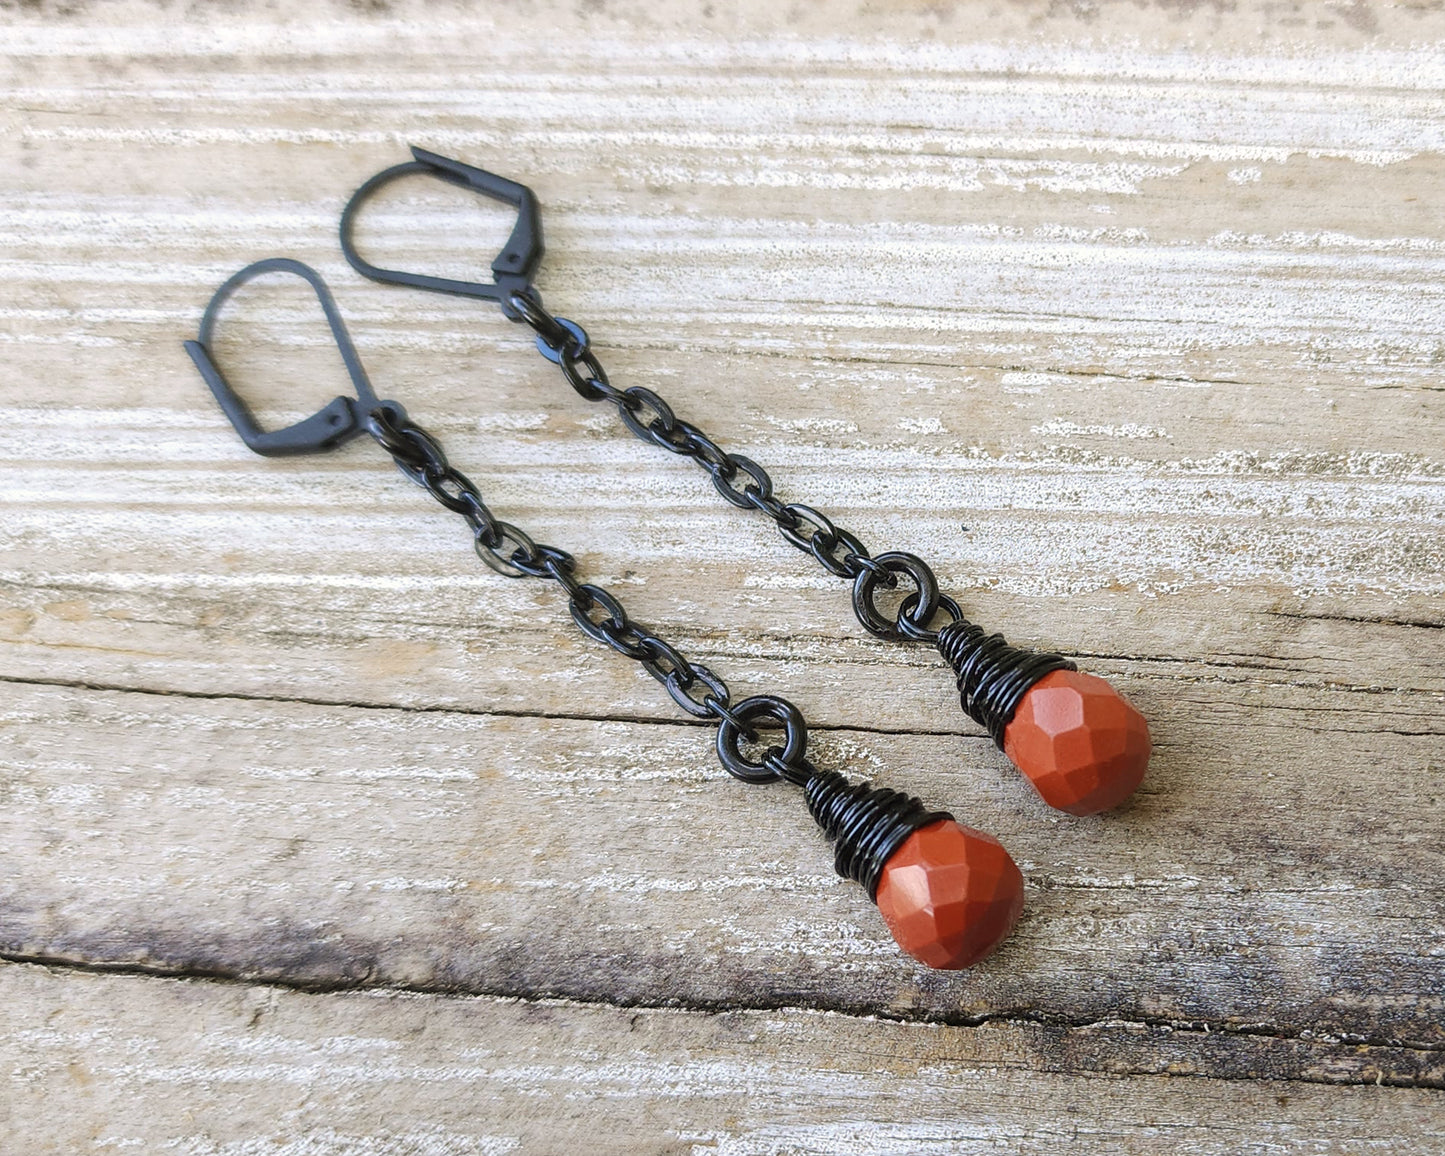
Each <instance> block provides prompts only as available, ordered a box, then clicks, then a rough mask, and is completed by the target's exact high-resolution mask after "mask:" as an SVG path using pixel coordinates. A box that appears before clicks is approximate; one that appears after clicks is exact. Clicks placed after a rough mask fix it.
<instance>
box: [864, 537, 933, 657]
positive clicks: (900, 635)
mask: <svg viewBox="0 0 1445 1156" xmlns="http://www.w3.org/2000/svg"><path fill="white" fill-rule="evenodd" d="M873 561H875V562H877V563H878V564H879V565H880V566H882V567H883V568H884V569H885V570H887V571H888V572H889V573H890V574H894V575H898V574H906V575H908V577H910V578H912V579H913V584H914V585H915V586H916V587H917V588H918V589H917V591H916V593H917V595H918V600H917V602H916V603H915V605H914V608H913V614H912V615H910V617H911V618H912V620H913V624H914V625H915V626H919V627H920V629H921V628H923V627H926V626H927V625H928V623H929V622H931V621H932V620H933V616H934V615H935V614H937V613H938V579H937V578H935V577H934V576H933V571H932V570H930V569H929V568H928V563H927V562H925V561H924V560H923V559H922V558H919V557H917V556H916V555H914V554H905V553H903V552H902V551H899V550H891V551H889V552H888V553H886V554H879V555H878V557H876V558H874V559H873ZM878 581H879V579H878V575H877V573H876V572H875V571H873V570H872V569H867V570H863V571H861V572H860V573H859V575H858V577H857V578H855V579H854V580H853V613H854V614H856V615H857V616H858V621H859V622H861V623H862V624H863V628H864V629H865V630H867V631H868V633H869V634H873V635H876V636H877V637H879V638H886V639H888V640H889V641H892V642H897V641H899V640H901V639H906V638H907V637H908V635H907V634H906V633H904V631H903V629H902V628H901V627H900V625H899V623H898V621H897V620H894V621H893V622H889V621H888V619H886V618H884V617H883V615H881V614H879V613H878V607H877V606H876V605H875V604H874V602H873V595H874V593H875V592H876V590H877V588H878ZM898 613H899V618H901V617H903V613H904V612H903V610H902V609H901V608H900V609H899V612H898Z"/></svg>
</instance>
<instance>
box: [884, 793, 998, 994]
mask: <svg viewBox="0 0 1445 1156" xmlns="http://www.w3.org/2000/svg"><path fill="white" fill-rule="evenodd" d="M875 899H876V901H877V903H878V910H879V911H880V912H882V914H883V920H884V922H885V923H887V924H888V930H889V931H891V932H892V933H893V938H894V939H895V940H897V941H898V946H899V947H901V948H902V949H903V950H904V951H906V952H907V953H908V954H909V955H911V956H913V958H914V959H916V960H918V961H919V962H921V963H926V964H928V966H929V967H938V968H946V969H951V970H952V969H958V968H964V967H972V966H973V965H974V964H975V963H977V962H978V961H979V960H981V959H983V958H984V957H985V956H986V955H988V954H989V953H990V952H992V951H993V949H994V948H996V947H997V946H998V945H999V944H1000V943H1002V942H1003V941H1004V939H1005V938H1007V936H1008V933H1009V932H1010V931H1011V930H1013V925H1014V924H1015V923H1016V922H1017V921H1018V917H1019V912H1020V911H1021V910H1023V905H1024V879H1023V876H1022V875H1021V874H1020V873H1019V869H1018V867H1017V866H1016V865H1015V863H1014V861H1013V860H1012V859H1011V858H1009V853H1008V852H1007V851H1005V850H1004V849H1003V845H1002V844H1000V843H999V841H998V840H997V839H995V838H994V837H993V836H992V835H985V834H984V833H983V832H982V831H975V830H974V829H973V828H972V827H965V826H963V825H962V824H961V823H957V822H955V821H954V820H952V819H940V820H939V821H937V822H935V823H930V824H928V825H927V826H926V827H920V828H918V830H916V831H914V832H913V833H912V834H911V835H909V836H908V838H907V839H906V840H905V841H904V843H903V844H902V845H901V846H900V847H899V848H898V850H897V851H895V852H894V853H893V854H892V855H891V856H889V858H888V862H887V863H885V864H884V866H883V874H882V875H881V876H880V877H879V880H878V892H877V895H876V896H875Z"/></svg>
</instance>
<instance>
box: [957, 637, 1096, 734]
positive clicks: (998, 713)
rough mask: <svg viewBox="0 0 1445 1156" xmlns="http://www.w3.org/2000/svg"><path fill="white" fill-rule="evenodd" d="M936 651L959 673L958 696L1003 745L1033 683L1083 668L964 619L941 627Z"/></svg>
mask: <svg viewBox="0 0 1445 1156" xmlns="http://www.w3.org/2000/svg"><path fill="white" fill-rule="evenodd" d="M938 652H939V653H940V654H942V655H943V657H944V659H945V660H946V661H947V662H948V665H949V666H951V667H953V669H954V673H956V674H957V675H958V697H959V701H960V702H962V703H963V709H964V710H965V711H966V712H967V713H968V715H969V717H970V718H972V719H973V720H974V722H976V723H978V724H979V725H980V726H982V727H983V728H985V729H986V730H987V731H988V733H989V734H990V735H992V736H993V741H994V742H995V743H997V744H998V747H999V750H1002V749H1003V732H1004V730H1005V728H1007V726H1008V724H1009V723H1010V722H1012V721H1013V717H1014V711H1016V710H1018V706H1019V703H1020V702H1022V701H1023V697H1024V695H1025V694H1027V693H1028V689H1029V687H1031V686H1033V684H1034V683H1036V682H1038V680H1039V679H1041V678H1043V677H1044V675H1046V674H1049V673H1051V672H1052V671H1055V670H1078V669H1079V668H1078V667H1077V666H1075V665H1074V664H1073V663H1072V662H1070V661H1069V660H1068V659H1067V658H1065V657H1064V656H1063V655H1062V654H1041V653H1039V652H1038V651H1034V650H1022V649H1020V648H1019V647H1017V646H1010V645H1009V644H1008V642H1006V641H1005V640H1004V636H1003V635H1002V634H989V635H985V634H984V632H983V627H982V626H977V625H975V624H974V623H972V622H970V621H968V619H966V618H960V619H959V620H958V621H957V622H950V623H948V625H946V626H944V627H943V628H942V629H940V630H939V632H938Z"/></svg>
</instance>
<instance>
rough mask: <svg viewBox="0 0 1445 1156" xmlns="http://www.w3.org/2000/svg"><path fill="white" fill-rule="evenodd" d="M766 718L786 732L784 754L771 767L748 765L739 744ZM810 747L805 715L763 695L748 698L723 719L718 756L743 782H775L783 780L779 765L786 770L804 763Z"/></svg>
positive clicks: (791, 706) (719, 735) (791, 705)
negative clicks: (745, 734) (747, 732)
mask: <svg viewBox="0 0 1445 1156" xmlns="http://www.w3.org/2000/svg"><path fill="white" fill-rule="evenodd" d="M764 719H772V720H773V721H774V722H777V723H780V724H782V727H783V730H784V732H785V733H786V738H785V739H784V741H783V747H782V752H781V753H780V754H778V755H777V756H776V762H775V763H774V765H773V766H769V764H768V762H767V761H763V762H758V763H754V762H749V761H748V760H747V759H745V758H744V757H743V753H742V750H741V749H740V748H739V745H738V744H739V742H740V741H741V740H742V738H743V735H744V732H745V730H748V729H751V728H752V724H755V723H758V722H761V721H762V720H764ZM807 746H808V724H807V723H806V722H804V721H803V713H802V711H800V710H799V709H798V708H797V707H795V706H794V705H793V704H792V703H790V702H789V701H788V700H787V699H785V698H778V697H777V696H776V695H771V694H760V695H755V696H754V697H752V698H745V699H743V701H742V702H740V703H738V704H737V706H735V707H733V708H732V711H731V713H730V716H729V717H727V718H724V719H723V721H722V723H721V725H719V727H718V730H717V757H718V760H719V761H720V762H721V763H722V765H723V767H724V769H726V770H727V772H728V774H730V775H734V776H736V777H737V778H739V779H742V781H743V782H745V783H772V782H776V781H777V780H779V779H781V778H783V772H781V771H780V770H778V769H775V768H776V766H777V764H778V763H781V764H782V765H783V766H787V767H797V766H800V765H801V764H802V761H803V754H804V752H805V751H806V750H807Z"/></svg>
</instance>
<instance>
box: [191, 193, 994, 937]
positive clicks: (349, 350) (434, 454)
mask: <svg viewBox="0 0 1445 1156" xmlns="http://www.w3.org/2000/svg"><path fill="white" fill-rule="evenodd" d="M403 167H405V166H403ZM271 272H280V273H290V274H294V275H296V276H298V277H301V278H303V279H304V280H306V281H307V282H308V283H310V285H311V286H312V288H313V289H315V291H316V294H317V297H318V298H319V299H320V301H321V304H322V308H323V310H324V311H325V314H326V319H327V322H328V324H329V325H330V327H331V332H332V335H333V337H334V338H335V340H336V344H337V346H338V348H339V349H340V350H341V354H342V358H343V359H344V361H345V362H346V366H347V370H348V372H349V373H350V374H351V380H352V382H353V383H354V384H355V386H356V393H357V396H356V397H355V398H348V397H338V398H335V399H334V400H333V401H331V402H330V403H328V404H327V405H326V406H325V407H324V408H323V409H322V410H321V411H320V412H319V413H317V414H314V415H313V416H312V417H310V418H307V419H305V420H304V421H301V422H298V423H296V424H295V425H293V426H290V427H288V428H287V429H284V430H279V431H276V432H274V433H267V432H265V431H263V430H261V429H260V427H259V426H258V425H257V424H256V422H255V419H254V418H253V417H252V416H251V413H250V411H249V410H248V409H247V408H246V405H245V403H244V402H243V401H242V400H241V399H240V397H239V396H238V395H237V394H236V393H235V392H234V390H232V389H231V387H230V386H229V385H228V384H227V383H226V380H225V377H224V376H223V374H222V373H221V371H220V369H219V368H218V367H217V365H216V362H215V359H214V357H213V356H212V353H211V350H210V342H211V337H212V334H213V330H214V328H215V324H216V316H217V313H218V311H219V309H220V307H221V306H222V305H223V304H224V302H225V301H226V299H227V298H228V297H229V296H230V295H231V294H232V293H233V292H234V291H235V290H236V288H237V287H238V286H240V285H242V284H244V283H245V282H247V281H249V280H251V279H252V278H253V277H258V276H260V275H262V274H264V273H271ZM185 347H186V349H187V351H188V352H189V353H190V355H191V357H192V359H193V360H194V361H195V363H196V366H197V368H198V369H199V370H200V371H201V375H202V377H204V378H205V380H206V383H207V385H209V386H210V388H211V392H212V393H213V394H214V395H215V397H216V400H217V401H218V402H219V403H220V405H221V408H222V409H223V410H224V411H225V413H226V415H227V417H229V418H230V419H231V422H232V424H233V425H234V426H235V427H236V430H237V432H238V433H239V434H240V435H241V437H242V439H243V440H244V441H245V443H246V444H247V445H248V446H250V447H251V449H253V450H255V451H256V452H257V453H260V454H270V455H274V454H300V453H319V452H323V451H326V450H330V449H335V448H336V447H337V446H339V445H341V444H342V443H343V442H344V441H346V440H347V439H348V438H350V437H354V436H356V435H358V434H360V433H366V434H369V435H370V436H371V438H372V439H373V440H374V441H375V442H376V443H377V444H378V445H379V446H380V447H381V448H382V449H383V450H385V451H386V452H387V453H388V454H390V455H391V457H392V459H393V461H394V462H395V463H396V465H397V466H398V468H399V469H400V470H401V472H402V473H403V474H404V475H405V476H406V477H407V478H409V479H410V480H411V481H413V482H415V483H416V484H417V485H419V486H421V487H422V488H423V489H425V490H426V491H427V492H428V493H429V494H431V496H432V497H433V498H435V499H436V500H437V501H438V502H439V503H441V505H443V506H444V507H446V508H447V509H448V510H451V511H452V512H454V513H456V514H459V515H460V516H461V517H462V518H463V520H464V521H465V522H466V523H467V526H468V528H469V530H470V532H471V536H472V542H473V546H474V548H475V550H476V552H477V555H478V557H480V558H481V560H482V561H483V562H485V563H486V564H487V565H488V566H490V567H491V568H492V569H493V570H495V571H496V572H497V573H498V574H502V575H504V576H506V577H510V578H543V579H551V580H552V581H555V582H556V583H558V585H560V586H561V587H562V588H563V590H564V591H566V593H567V597H568V603H567V606H568V610H569V611H570V613H571V615H572V619H573V621H574V622H575V623H576V625H577V627H578V629H579V630H581V631H582V632H583V633H584V634H586V635H587V636H588V637H589V638H592V639H594V640H596V641H598V642H601V643H603V644H605V645H607V646H608V647H610V648H611V649H613V650H615V651H617V652H618V653H619V654H622V655H625V656H626V657H628V658H630V659H632V660H634V661H635V662H638V663H640V664H641V666H642V668H643V669H644V670H646V671H647V672H648V674H650V675H651V676H652V677H653V678H654V679H656V680H657V681H658V682H659V683H661V684H662V686H663V687H664V689H665V690H666V691H667V693H668V695H669V697H671V698H672V700H673V701H674V702H675V703H677V705H678V706H679V707H680V708H681V709H682V710H684V711H685V712H686V713H687V714H688V715H690V716H692V717H693V718H697V719H705V720H707V721H710V722H714V723H717V724H718V734H717V755H718V759H719V761H720V762H721V763H722V765H723V766H724V768H726V769H727V771H728V772H729V773H730V774H732V775H733V776H735V777H736V778H738V779H741V780H742V781H743V782H746V783H773V782H779V781H788V782H791V783H793V784H795V785H798V786H801V787H803V788H804V790H805V792H806V798H807V801H808V806H809V809H810V810H811V811H812V813H813V815H814V816H815V817H816V818H817V820H818V822H819V824H820V825H821V826H822V827H823V829H824V831H825V832H826V834H827V835H828V837H829V838H830V839H831V840H833V841H834V843H835V845H836V847H837V852H836V854H837V866H838V871H839V873H840V874H842V875H844V876H845V877H847V878H852V879H856V880H857V881H859V882H860V883H862V884H863V885H864V886H865V887H866V888H867V889H868V894H869V897H870V898H872V897H873V896H874V894H875V892H876V890H877V885H878V877H879V874H880V873H881V871H882V869H883V866H884V863H885V861H886V859H887V857H888V856H889V855H891V854H892V853H893V852H894V851H895V850H897V848H898V847H899V846H900V845H901V843H902V842H903V841H904V840H905V839H906V838H907V837H908V835H909V834H910V833H911V832H913V831H914V830H916V829H917V828H919V827H922V826H925V825H927V824H930V823H935V822H939V821H941V820H943V819H951V818H952V816H950V815H948V814H947V813H945V812H941V811H940V812H933V811H927V810H926V809H924V807H923V805H922V804H921V803H919V802H918V801H917V800H911V802H910V803H909V804H908V805H901V804H900V802H899V801H900V800H906V799H909V798H910V797H908V796H903V795H900V794H899V793H898V792H896V791H892V790H887V789H874V788H872V787H870V786H869V785H868V784H867V783H862V784H856V785H854V784H849V783H848V782H847V780H845V779H844V778H843V777H842V776H841V775H839V774H837V773H836V772H834V771H819V770H818V769H817V768H815V767H814V766H813V765H812V763H810V762H809V761H808V760H807V758H806V751H807V740H808V728H807V723H806V722H805V720H804V718H803V715H802V712H801V711H799V710H798V708H797V707H796V706H794V705H793V704H792V703H790V702H788V701H787V700H786V699H783V698H779V697H777V696H775V695H755V696H753V697H750V698H745V699H743V700H742V701H741V702H734V701H733V699H732V695H731V692H730V691H729V689H728V686H727V683H725V682H724V681H723V680H722V678H720V677H719V676H718V675H717V674H715V673H714V672H713V671H712V670H710V669H709V668H708V667H706V666H704V665H702V664H701V663H696V662H692V661H691V660H689V659H688V658H687V657H686V656H684V655H683V653H682V652H681V651H680V650H678V649H677V648H676V647H675V646H673V645H672V644H671V643H669V642H667V641H666V640H664V639H663V638H661V637H660V636H659V635H657V634H656V633H654V632H653V631H651V630H649V629H648V628H647V627H645V626H643V625H641V624H640V623H637V622H634V621H633V620H632V619H631V618H630V617H629V616H628V614H627V611H626V609H625V608H624V607H623V605H622V603H621V602H620V601H618V599H617V598H616V597H615V596H614V595H613V594H611V593H610V592H608V591H607V590H606V589H604V588H603V587H601V586H597V585H594V584H592V583H586V582H579V581H578V580H577V578H576V574H575V572H576V568H577V563H576V559H575V558H574V557H573V556H572V555H571V554H569V553H568V552H567V551H565V550H561V549H558V548H557V547H555V546H549V545H545V544H543V543H539V542H535V541H533V539H532V538H531V537H529V536H528V535H527V534H526V532H524V531H523V530H521V529H520V528H518V527H517V526H514V525H512V524H511V523H509V522H504V521H502V520H500V519H499V518H497V516H496V515H495V514H493V513H492V511H491V510H490V509H489V508H488V506H487V504H486V503H485V501H483V499H482V495H481V491H480V490H478V488H477V487H476V485H475V484H474V483H473V482H472V481H471V480H470V479H469V478H468V477H467V476H466V475H465V474H463V473H461V472H460V471H459V470H457V469H456V468H455V467H454V466H452V465H451V464H450V463H449V462H448V460H447V455H446V453H445V451H444V450H443V449H442V447H441V444H440V443H439V442H438V441H437V439H436V438H435V437H433V436H432V435H431V434H430V433H428V432H427V431H426V430H424V429H423V428H422V427H421V426H419V425H417V424H416V423H415V422H413V421H411V419H410V418H408V417H407V415H406V411H405V410H404V409H403V408H402V407H401V406H400V405H399V404H397V403H396V402H394V401H380V400H378V399H377V397H376V394H375V392H374V391H373V390H372V388H371V383H370V382H369V381H368V379H367V376H366V373H365V371H364V370H363V368H362V366H361V362H360V359H359V358H358V357H357V355H356V350H355V348H354V347H353V345H352V342H351V338H350V336H349V335H348V334H347V331H346V326H345V324H344V322H343V321H342V319H341V315H340V312H339V311H338V310H337V308H336V304H335V302H334V301H333V300H332V297H331V294H330V293H329V292H328V291H327V288H326V285H325V284H324V282H323V281H322V280H321V278H320V276H319V275H318V274H317V273H316V272H315V270H313V269H311V268H309V267H308V266H306V265H303V264H301V263H300V262H299V261H293V260H291V259H289V258H272V259H270V260H265V261H258V262H256V263H255V264H254V265H248V266H247V267H246V268H245V269H242V270H241V271H240V272H239V273H237V274H236V275H235V276H234V277H232V278H230V279H229V280H228V281H226V283H225V284H223V285H222V286H221V288H220V289H218V290H217V291H216V294H215V296H214V297H213V298H212V300H211V303H210V305H209V306H208V307H207V308H206V311H205V314H204V316H203V318H202V321H201V328H200V334H199V337H198V339H197V340H195V341H187V342H186V343H185ZM772 727H781V728H782V730H783V732H784V739H783V743H782V745H781V746H771V747H768V748H767V749H766V750H765V751H764V753H763V754H762V756H761V758H760V759H759V760H758V761H753V760H750V759H749V758H748V757H747V755H746V754H744V752H743V750H742V743H743V741H744V740H746V741H748V742H752V743H757V742H758V741H759V733H758V732H759V731H760V730H763V729H769V728H772ZM815 784H818V785H816V786H815ZM980 837H981V838H986V837H983V836H980ZM1015 873H1016V872H1015ZM1016 914H1017V912H1016V911H1015V915H1016ZM1009 925H1010V926H1011V920H1010V924H1009ZM1006 931H1007V928H1004V930H1003V932H1001V933H1000V934H999V938H1001V937H1002V934H1004V933H1006Z"/></svg>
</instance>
